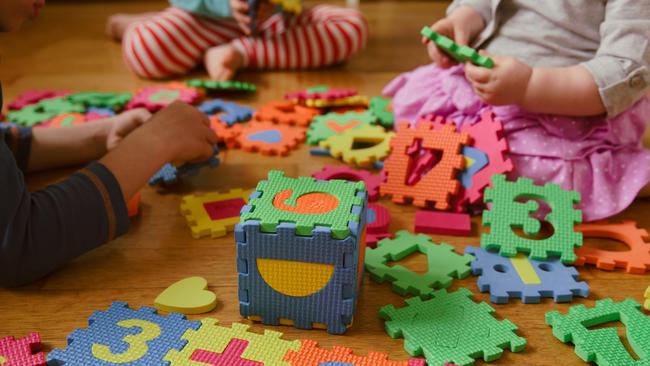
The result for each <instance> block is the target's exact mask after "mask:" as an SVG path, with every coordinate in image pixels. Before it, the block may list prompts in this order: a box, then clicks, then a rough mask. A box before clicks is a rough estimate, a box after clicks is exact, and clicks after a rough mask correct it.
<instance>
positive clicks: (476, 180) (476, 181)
mask: <svg viewBox="0 0 650 366" xmlns="http://www.w3.org/2000/svg"><path fill="white" fill-rule="evenodd" d="M425 119H426V120H430V121H431V122H432V123H433V125H434V126H435V127H436V128H442V127H443V126H445V125H447V124H453V123H454V122H453V121H451V120H449V119H446V118H442V117H440V116H427V117H425ZM460 132H463V133H467V134H468V135H469V136H470V138H471V139H472V141H473V145H472V146H471V147H468V146H466V147H464V148H463V155H465V157H469V158H471V159H474V160H475V161H476V162H477V163H478V165H475V166H472V167H470V168H468V169H466V170H464V171H463V172H462V173H461V176H460V178H461V181H462V183H463V186H464V188H465V189H463V190H462V191H461V193H460V195H459V196H458V197H457V198H456V199H455V205H456V209H457V210H464V209H465V208H466V206H467V205H474V204H476V203H479V202H480V201H481V199H483V192H484V191H485V188H487V187H488V186H489V185H490V178H492V176H493V175H495V174H506V173H509V172H511V171H512V170H513V169H514V165H513V163H512V160H511V159H510V157H508V152H509V151H510V147H509V146H508V141H507V140H506V138H505V137H504V131H503V124H502V123H501V121H499V120H498V119H497V118H496V117H495V115H494V113H492V112H483V113H482V114H481V119H480V120H479V121H478V122H476V123H474V124H469V123H466V124H464V125H463V126H462V128H461V130H460ZM473 149H475V150H479V151H480V152H481V153H483V155H485V156H486V157H487V165H485V166H484V167H482V168H480V166H481V165H482V163H483V155H480V154H478V153H476V152H475V151H474V150H473Z"/></svg>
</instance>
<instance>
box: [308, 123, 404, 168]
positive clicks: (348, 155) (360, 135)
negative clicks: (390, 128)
mask: <svg viewBox="0 0 650 366" xmlns="http://www.w3.org/2000/svg"><path fill="white" fill-rule="evenodd" d="M393 136H395V133H393V132H386V130H384V128H383V127H381V126H371V125H361V126H359V127H357V128H352V129H349V130H347V131H345V132H343V133H341V134H339V135H334V136H330V137H328V138H327V139H326V140H323V141H321V142H320V143H319V146H320V147H322V148H326V149H329V151H330V154H331V155H332V157H334V158H337V159H341V160H343V161H344V162H345V163H346V164H354V165H357V166H362V167H372V166H373V165H374V163H375V161H380V160H384V159H385V158H386V156H388V154H389V153H390V140H391V139H392V138H393ZM356 143H370V144H373V145H372V146H370V147H362V148H355V144H356Z"/></svg>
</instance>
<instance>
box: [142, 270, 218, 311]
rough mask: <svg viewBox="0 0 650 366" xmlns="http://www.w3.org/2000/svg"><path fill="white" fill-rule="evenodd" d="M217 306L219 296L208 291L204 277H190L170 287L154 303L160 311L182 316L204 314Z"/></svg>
mask: <svg viewBox="0 0 650 366" xmlns="http://www.w3.org/2000/svg"><path fill="white" fill-rule="evenodd" d="M216 306H217V295H215V294H214V292H212V291H209V290H208V281H206V279H205V278H203V277H189V278H185V279H183V280H180V281H178V282H176V283H174V284H173V285H171V286H169V287H168V288H167V289H166V290H165V291H163V292H162V293H161V294H160V295H158V297H156V300H155V301H154V307H155V308H156V309H158V310H162V311H168V312H177V313H181V314H186V315H191V314H204V313H208V312H210V311H212V310H213V309H214V308H215V307H216Z"/></svg>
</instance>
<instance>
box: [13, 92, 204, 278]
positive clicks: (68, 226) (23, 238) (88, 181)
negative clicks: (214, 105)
mask: <svg viewBox="0 0 650 366" xmlns="http://www.w3.org/2000/svg"><path fill="white" fill-rule="evenodd" d="M93 123H102V122H93ZM66 129H68V130H70V131H71V130H72V129H74V127H67V128H62V129H60V130H61V131H63V132H62V133H65V132H66V131H65V130H66ZM16 131H17V130H14V132H13V133H14V134H16V133H15V132H16ZM0 137H1V134H0ZM26 137H27V138H26V139H23V140H24V141H26V140H28V137H29V133H28V132H27V133H26ZM24 141H23V142H24ZM43 142H45V141H43ZM105 143H106V142H104V144H105ZM215 143H216V136H215V135H214V133H213V132H212V131H211V130H210V128H209V122H208V120H207V118H206V117H205V115H203V114H202V113H200V112H198V111H197V110H196V109H195V108H192V107H190V106H188V105H184V104H181V103H175V104H172V105H171V106H170V107H168V108H167V109H165V110H163V111H161V112H159V113H157V114H156V115H155V116H154V117H152V118H151V120H150V121H148V122H147V123H145V124H144V126H143V127H141V128H138V129H137V130H135V131H134V132H133V133H131V134H129V135H128V136H127V137H126V138H125V139H124V141H123V142H121V143H120V144H119V145H118V146H117V147H115V148H114V149H113V150H111V151H110V152H109V153H108V154H107V155H106V156H105V157H104V158H102V159H101V160H100V161H99V162H98V163H93V164H90V165H89V166H87V167H86V168H84V169H82V170H80V171H79V172H77V173H75V174H73V175H72V176H70V177H69V178H68V179H66V180H64V181H62V182H60V183H58V184H55V185H52V186H50V187H48V188H46V189H44V190H42V191H38V192H35V193H30V192H29V191H28V190H27V188H26V186H25V183H24V180H23V176H22V174H21V173H20V170H19V167H18V165H17V164H16V160H15V159H14V158H13V157H12V156H11V155H12V154H11V152H10V149H11V147H12V145H13V146H15V147H16V151H23V152H24V151H25V147H24V143H23V144H20V143H18V144H14V143H10V145H9V148H8V145H7V144H5V143H3V142H1V141H0V202H2V205H1V206H0V232H1V233H2V236H0V286H18V285H22V284H26V283H29V282H32V281H34V280H36V279H38V278H40V277H42V276H44V275H46V274H47V273H49V272H51V271H52V270H54V269H56V268H59V267H61V266H62V265H64V264H65V263H66V262H68V261H69V260H71V259H73V258H75V257H77V256H79V255H81V254H83V253H85V252H87V251H89V250H91V249H93V248H95V247H97V246H99V245H101V244H102V243H105V242H106V241H109V240H112V239H113V238H115V237H117V236H119V235H121V234H123V233H125V232H126V230H127V229H128V226H129V220H128V215H127V210H126V205H125V198H130V197H131V196H133V194H135V192H137V190H138V189H140V187H142V186H143V185H144V184H146V181H147V179H149V177H151V175H152V174H153V173H154V172H155V171H156V170H158V169H159V168H160V167H161V166H162V165H163V164H164V163H166V162H170V161H179V162H180V161H192V160H197V159H203V158H206V157H208V156H210V155H211V154H212V146H214V144H215ZM21 145H23V146H21ZM84 148H86V147H85V146H84ZM90 150H92V149H90ZM90 150H89V151H90ZM17 158H18V159H17V160H18V161H25V160H26V159H24V158H22V159H21V158H20V157H18V156H17ZM57 161H58V162H62V160H57Z"/></svg>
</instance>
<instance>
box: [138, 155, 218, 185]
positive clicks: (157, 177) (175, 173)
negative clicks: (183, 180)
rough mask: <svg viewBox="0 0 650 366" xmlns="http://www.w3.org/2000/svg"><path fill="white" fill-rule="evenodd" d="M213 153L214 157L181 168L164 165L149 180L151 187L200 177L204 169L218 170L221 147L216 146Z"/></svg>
mask: <svg viewBox="0 0 650 366" xmlns="http://www.w3.org/2000/svg"><path fill="white" fill-rule="evenodd" d="M213 151H214V155H213V156H211V157H210V158H208V159H207V160H204V161H202V162H199V163H187V164H184V165H181V166H180V167H175V166H173V165H172V164H169V163H167V164H165V165H163V167H162V168H160V170H159V171H157V172H156V174H154V176H153V177H151V178H150V179H149V185H150V186H155V185H158V184H163V185H172V184H175V183H177V182H178V180H179V178H180V177H184V176H195V175H198V174H199V172H200V171H201V169H203V168H216V167H217V166H219V147H218V146H217V145H215V146H214V149H213Z"/></svg>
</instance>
